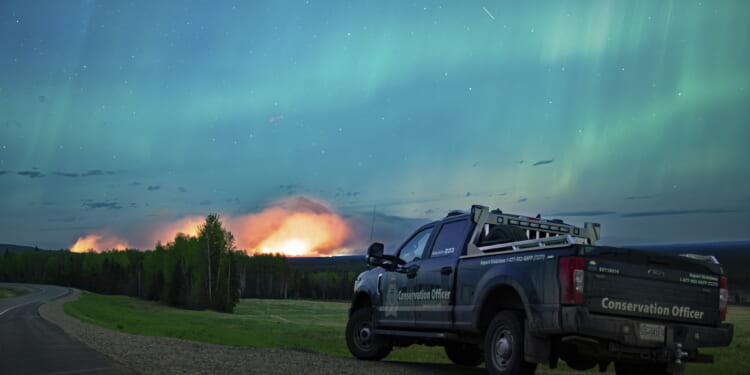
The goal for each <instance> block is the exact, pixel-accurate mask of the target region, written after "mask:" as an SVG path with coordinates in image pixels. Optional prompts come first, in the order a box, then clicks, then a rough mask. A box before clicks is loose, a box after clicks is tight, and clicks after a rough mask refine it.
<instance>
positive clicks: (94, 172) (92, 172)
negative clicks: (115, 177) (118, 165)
mask: <svg viewBox="0 0 750 375" xmlns="http://www.w3.org/2000/svg"><path fill="white" fill-rule="evenodd" d="M104 174H115V171H103V170H101V169H92V170H89V171H86V172H83V173H81V177H88V176H101V175H104Z"/></svg>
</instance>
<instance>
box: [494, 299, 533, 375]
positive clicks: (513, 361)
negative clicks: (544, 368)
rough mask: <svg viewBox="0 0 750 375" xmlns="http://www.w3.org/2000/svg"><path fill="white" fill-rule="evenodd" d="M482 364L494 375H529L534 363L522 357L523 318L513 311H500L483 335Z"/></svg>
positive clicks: (531, 372)
mask: <svg viewBox="0 0 750 375" xmlns="http://www.w3.org/2000/svg"><path fill="white" fill-rule="evenodd" d="M484 364H485V366H486V367H487V371H488V372H489V373H490V374H494V375H531V374H533V373H534V371H536V363H529V362H526V360H524V356H523V318H522V315H521V314H520V313H517V312H515V311H501V312H499V313H498V314H497V315H495V318H493V319H492V322H491V323H490V326H489V327H488V328H487V332H485V335H484Z"/></svg>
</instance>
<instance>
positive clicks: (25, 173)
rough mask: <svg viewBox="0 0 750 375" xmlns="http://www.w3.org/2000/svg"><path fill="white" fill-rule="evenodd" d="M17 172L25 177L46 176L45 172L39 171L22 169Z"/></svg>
mask: <svg viewBox="0 0 750 375" xmlns="http://www.w3.org/2000/svg"><path fill="white" fill-rule="evenodd" d="M16 174H18V175H19V176H24V177H28V178H40V177H44V174H42V172H39V171H20V172H18V173H16Z"/></svg>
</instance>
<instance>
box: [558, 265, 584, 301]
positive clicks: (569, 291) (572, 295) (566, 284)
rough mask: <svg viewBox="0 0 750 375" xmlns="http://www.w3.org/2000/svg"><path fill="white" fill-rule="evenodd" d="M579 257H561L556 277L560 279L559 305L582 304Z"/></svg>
mask: <svg viewBox="0 0 750 375" xmlns="http://www.w3.org/2000/svg"><path fill="white" fill-rule="evenodd" d="M584 263H585V262H584V259H583V258H581V257H562V258H560V264H559V266H558V273H557V277H558V278H559V279H560V303H562V304H567V305H580V304H583V266H584Z"/></svg>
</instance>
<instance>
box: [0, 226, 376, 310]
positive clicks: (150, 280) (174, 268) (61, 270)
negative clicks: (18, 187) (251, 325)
mask: <svg viewBox="0 0 750 375" xmlns="http://www.w3.org/2000/svg"><path fill="white" fill-rule="evenodd" d="M0 251H2V255H1V256H0V281H7V282H26V283H44V284H56V285H64V286H70V287H75V288H80V289H84V290H88V291H92V292H95V293H105V294H124V295H128V296H132V297H138V298H143V299H147V300H155V301H160V302H162V303H165V304H168V305H171V306H177V307H183V308H188V309H213V310H216V311H223V312H232V311H233V309H234V306H235V305H236V304H237V302H238V299H239V298H273V299H282V298H311V299H337V300H342V299H351V297H352V285H353V284H354V280H355V279H356V277H357V274H358V273H359V271H361V270H364V268H365V264H364V259H363V260H362V262H361V264H362V265H361V268H360V267H354V268H357V269H355V270H352V268H353V267H351V266H344V267H323V268H319V267H309V266H306V263H305V262H301V266H299V267H295V266H294V265H293V264H292V263H293V262H290V260H289V259H287V258H286V257H285V256H283V255H281V254H255V255H252V256H250V255H247V254H246V253H245V252H244V251H241V250H237V249H235V247H234V237H233V235H232V233H231V232H229V231H227V230H226V229H225V228H224V227H223V225H222V223H221V221H220V220H219V217H218V215H208V216H207V217H206V221H205V222H204V223H203V224H202V225H201V226H200V228H199V231H198V234H197V236H194V237H193V236H188V235H185V234H182V233H179V234H177V235H176V236H175V238H174V241H172V242H169V243H167V244H161V243H157V244H156V246H155V249H154V250H148V251H140V250H134V249H131V250H125V251H114V250H113V251H105V252H101V253H97V252H93V251H90V252H86V253H73V252H70V251H64V250H63V251H39V250H36V251H34V250H31V251H24V252H14V251H9V250H8V249H5V250H3V249H0ZM308 263H309V262H308ZM349 263H351V262H349Z"/></svg>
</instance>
